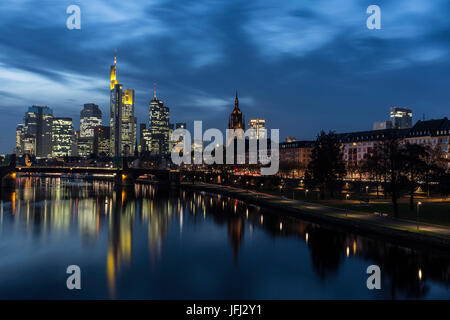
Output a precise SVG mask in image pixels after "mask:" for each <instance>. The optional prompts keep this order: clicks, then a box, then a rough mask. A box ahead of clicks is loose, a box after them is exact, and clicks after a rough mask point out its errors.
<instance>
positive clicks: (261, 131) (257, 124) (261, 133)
mask: <svg viewBox="0 0 450 320" xmlns="http://www.w3.org/2000/svg"><path fill="white" fill-rule="evenodd" d="M248 126H249V129H253V130H254V131H251V132H250V139H265V138H266V136H267V134H266V130H265V129H266V120H264V119H250V121H249V123H248Z"/></svg>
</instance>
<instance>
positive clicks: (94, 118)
mask: <svg viewBox="0 0 450 320" xmlns="http://www.w3.org/2000/svg"><path fill="white" fill-rule="evenodd" d="M101 125H102V111H101V110H100V109H99V107H98V105H96V104H94V103H87V104H85V105H84V108H83V110H81V113H80V137H81V138H85V137H88V138H93V137H94V129H95V128H96V127H98V126H101Z"/></svg>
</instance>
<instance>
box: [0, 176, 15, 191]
mask: <svg viewBox="0 0 450 320" xmlns="http://www.w3.org/2000/svg"><path fill="white" fill-rule="evenodd" d="M1 187H2V188H7V189H14V188H15V187H16V173H15V172H12V173H9V174H7V175H6V176H4V177H3V178H1Z"/></svg>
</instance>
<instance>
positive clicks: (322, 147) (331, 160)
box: [308, 130, 346, 199]
mask: <svg viewBox="0 0 450 320" xmlns="http://www.w3.org/2000/svg"><path fill="white" fill-rule="evenodd" d="M345 173H346V171H345V164H344V161H343V159H342V152H341V143H340V141H339V139H338V136H337V135H336V134H335V133H334V132H332V131H330V132H329V133H328V134H326V133H325V132H324V131H323V130H322V131H321V132H320V134H319V135H318V136H317V140H316V141H315V143H314V145H313V148H312V152H311V161H310V163H309V166H308V174H309V175H310V176H311V177H312V179H313V181H314V182H315V183H316V184H317V185H318V187H319V190H320V196H321V198H322V199H323V198H324V195H325V192H326V191H327V190H328V191H329V193H330V196H331V197H333V195H334V192H335V191H336V189H337V187H338V185H339V182H340V181H339V180H340V179H341V178H342V177H343V176H344V175H345Z"/></svg>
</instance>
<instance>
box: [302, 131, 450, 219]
mask: <svg viewBox="0 0 450 320" xmlns="http://www.w3.org/2000/svg"><path fill="white" fill-rule="evenodd" d="M448 161H449V160H448V159H446V158H445V155H444V154H443V152H442V150H440V147H439V146H436V147H431V146H427V145H419V144H410V143H403V141H402V140H401V139H400V138H397V137H395V136H393V137H389V138H387V139H385V140H384V141H382V142H379V143H378V144H377V145H375V146H374V147H373V148H371V149H370V151H369V152H368V155H367V157H366V159H362V160H361V161H358V162H357V163H354V164H353V165H346V164H345V162H344V160H343V157H342V144H341V143H340V141H339V138H338V136H337V135H336V134H335V133H334V132H329V133H325V132H324V131H322V132H321V133H320V134H319V135H318V137H317V140H316V141H315V143H314V146H313V149H312V154H311V162H310V163H309V165H308V168H307V170H306V173H305V185H306V186H307V187H308V188H317V189H318V190H319V192H320V196H321V198H322V199H323V198H324V197H325V195H326V194H328V195H329V196H330V197H334V196H335V195H336V194H337V193H338V192H340V191H341V190H342V188H343V185H344V180H345V178H346V177H347V176H348V174H350V173H355V172H357V173H359V177H360V179H361V180H362V178H363V177H364V178H365V179H366V180H367V181H370V182H372V183H375V184H376V188H377V195H378V194H379V190H380V188H381V189H382V190H383V194H384V195H385V197H387V196H388V195H389V196H390V197H391V200H392V205H393V211H394V216H395V217H398V200H399V198H400V197H402V196H404V195H408V196H409V198H410V209H411V210H414V195H415V193H416V190H417V188H418V187H421V188H422V190H426V192H427V194H428V195H429V193H430V185H431V184H433V185H435V186H437V188H435V189H436V190H437V191H438V193H439V194H440V195H441V196H448V195H449V194H450V172H449V171H448Z"/></svg>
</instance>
